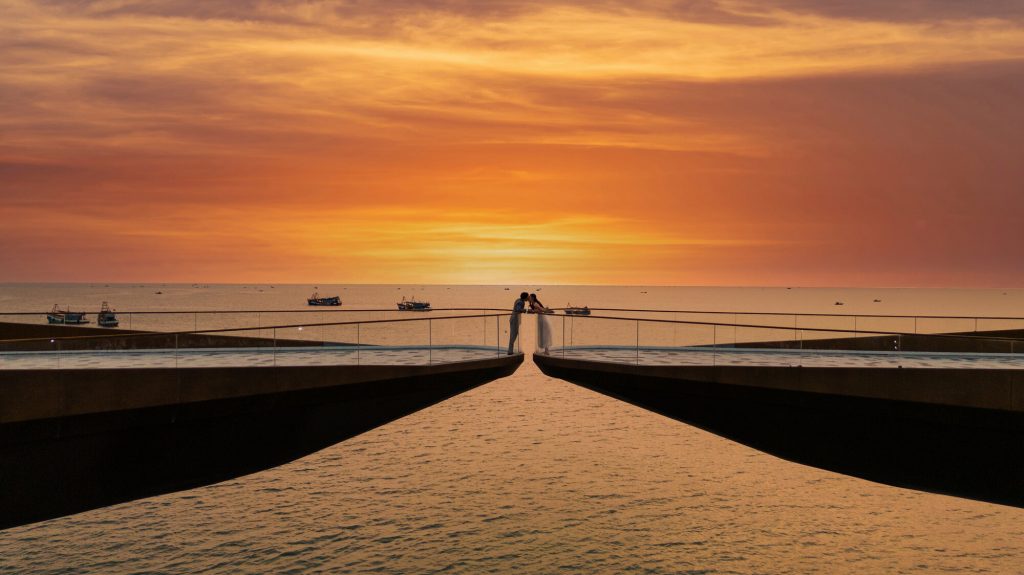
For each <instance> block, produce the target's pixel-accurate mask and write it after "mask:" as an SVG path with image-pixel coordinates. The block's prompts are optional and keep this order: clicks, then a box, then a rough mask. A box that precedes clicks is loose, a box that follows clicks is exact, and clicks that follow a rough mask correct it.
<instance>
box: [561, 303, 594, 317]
mask: <svg viewBox="0 0 1024 575" xmlns="http://www.w3.org/2000/svg"><path fill="white" fill-rule="evenodd" d="M565 315H590V308H589V307H587V306H583V307H578V306H573V305H572V304H567V305H566V306H565Z"/></svg>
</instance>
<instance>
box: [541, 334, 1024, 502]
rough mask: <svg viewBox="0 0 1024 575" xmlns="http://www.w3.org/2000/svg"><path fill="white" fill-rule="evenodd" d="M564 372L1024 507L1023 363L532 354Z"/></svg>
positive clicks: (806, 456) (631, 397) (804, 458)
mask: <svg viewBox="0 0 1024 575" xmlns="http://www.w3.org/2000/svg"><path fill="white" fill-rule="evenodd" d="M534 361H535V362H536V363H537V365H538V366H539V367H540V369H541V370H542V371H543V372H544V373H545V374H547V375H550V376H552V377H557V378H561V379H565V380H567V381H570V382H573V383H576V384H579V385H581V386H583V387H586V388H589V389H592V390H594V391H597V392H599V393H603V394H605V395H609V396H611V397H615V398H618V399H621V400H623V401H626V402H629V403H632V404H634V405H637V406H640V407H643V408H645V409H649V410H651V411H654V412H657V413H660V414H662V415H665V416H668V417H671V418H674V419H677V420H679V421H683V422H686V423H689V424H692V425H695V426H697V427H700V428H703V429H705V430H708V431H710V432H712V433H715V434H718V435H721V436H723V437H726V438H729V439H732V440H735V441H737V442H740V443H743V444H746V445H749V446H751V447H754V448H756V449H759V450H762V451H765V452H768V453H771V454H773V455H776V456H779V457H782V458H785V459H789V460H791V461H795V462H798V463H803V464H806V465H812V466H815V467H819V468H823V469H828V470H831V471H836V472H839V473H844V474H847V475H853V476H856V477H861V478H864V479H869V480H872V481H877V482H881V483H886V484H890V485H896V486H901V487H909V488H914V489H920V490H925V491H931V492H937V493H946V494H950V495H956V496H960V497H968V498H973V499H980V500H984V501H990V502H995V503H1002V504H1006V505H1013V506H1017V507H1024V370H1022V369H973V368H935V367H916V368H905V367H898V366H896V367H841V366H831V367H790V366H785V365H642V364H641V365H637V364H628V363H625V362H622V363H616V362H610V361H607V360H605V361H595V360H593V359H586V358H582V357H571V356H567V357H565V358H563V357H559V356H558V352H557V351H556V350H553V351H552V355H543V354H535V355H534Z"/></svg>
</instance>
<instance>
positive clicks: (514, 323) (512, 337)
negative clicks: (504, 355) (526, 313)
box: [508, 316, 519, 355]
mask: <svg viewBox="0 0 1024 575" xmlns="http://www.w3.org/2000/svg"><path fill="white" fill-rule="evenodd" d="M517 337H519V318H517V317H515V316H512V320H511V321H509V324H508V354H509V355H512V352H513V351H514V350H515V345H516V338H517Z"/></svg>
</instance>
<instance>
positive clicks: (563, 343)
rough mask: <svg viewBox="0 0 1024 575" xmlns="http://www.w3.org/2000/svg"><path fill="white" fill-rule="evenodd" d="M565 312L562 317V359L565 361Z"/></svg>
mask: <svg viewBox="0 0 1024 575" xmlns="http://www.w3.org/2000/svg"><path fill="white" fill-rule="evenodd" d="M564 313H565V312H563V315H562V359H565V315H564Z"/></svg>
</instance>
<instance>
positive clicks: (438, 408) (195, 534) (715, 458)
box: [0, 284, 1024, 574]
mask: <svg viewBox="0 0 1024 575" xmlns="http://www.w3.org/2000/svg"><path fill="white" fill-rule="evenodd" d="M504 287H506V286H482V287H465V286H460V287H456V286H452V287H446V286H423V287H420V286H319V291H320V292H321V294H325V295H334V294H340V295H341V297H342V299H343V300H344V302H345V307H357V308H376V307H391V306H393V305H394V302H395V301H397V300H398V299H400V298H401V296H402V295H406V296H411V295H415V296H416V297H418V298H419V299H424V300H429V301H430V302H431V303H432V304H433V305H434V306H435V307H448V306H470V307H474V306H482V307H492V306H497V307H502V308H507V307H510V306H511V304H512V300H513V299H514V298H515V295H516V294H517V293H518V291H520V287H521V286H508V287H510V288H511V289H510V291H505V290H504ZM522 287H524V288H526V289H529V290H531V291H533V290H535V289H536V288H537V287H542V290H541V291H539V292H537V293H538V295H539V296H540V298H541V299H542V300H544V301H545V303H546V304H548V305H549V306H563V305H565V304H566V303H568V302H572V303H574V304H581V305H582V304H588V305H590V306H601V307H630V308H632V307H643V308H663V309H703V310H722V309H728V310H740V311H743V310H748V311H753V310H757V311H773V312H780V313H782V312H826V313H830V312H835V311H836V306H835V305H834V304H835V302H836V301H843V302H844V304H845V305H844V306H843V309H842V311H843V312H844V313H899V314H956V315H1016V316H1020V315H1024V290H912V289H857V290H843V289H795V288H794V289H792V290H787V289H784V288H781V289H780V288H774V289H768V288H765V289H752V288H657V287H651V288H643V287H620V288H599V287H565V286H561V287H559V286H522ZM312 290H313V286H280V285H275V286H274V287H273V288H271V287H270V286H268V285H259V286H254V285H250V286H241V285H238V286H212V285H211V286H209V287H204V286H198V287H193V286H182V285H163V284H155V285H154V284H147V285H144V286H142V285H139V284H136V285H133V286H124V285H110V286H105V285H103V284H93V285H88V284H78V285H52V284H51V285H40V286H29V285H0V310H3V311H46V310H48V309H49V308H50V307H51V306H52V305H53V304H54V303H60V304H62V305H67V304H70V305H71V306H72V307H74V308H76V309H78V308H81V309H86V310H87V311H90V312H91V313H94V312H95V309H98V307H99V302H100V301H101V300H108V301H110V302H111V304H112V305H113V306H114V307H116V308H118V309H119V310H121V311H122V312H123V311H128V310H141V309H149V310H156V309H165V310H166V309H174V310H181V309H206V310H212V309H246V310H258V309H264V310H268V309H293V308H294V309H303V308H304V305H303V304H304V298H305V297H306V296H308V295H309V293H310V292H311V291H312ZM156 291H161V292H163V293H162V294H156V293H155V292H156ZM644 292H646V293H644ZM874 299H881V300H882V301H881V302H874V301H873V300H874ZM94 308H95V309H94ZM93 317H95V316H93ZM525 325H526V326H527V327H526V328H525V329H526V333H525V334H524V338H525V341H524V346H523V348H524V349H525V350H529V349H532V336H533V333H532V323H531V322H526V324H525ZM1022 464H1024V462H1022ZM0 488H3V486H0ZM943 571H963V572H971V573H978V572H988V573H1024V510H1020V509H1014V508H1009V507H1002V506H998V505H991V504H986V503H979V502H974V501H967V500H963V499H956V498H952V497H946V496H940V495H932V494H926V493H919V492H915V491H910V490H905V489H898V488H893V487H887V486H883V485H877V484H874V483H870V482H867V481H863V480H859V479H853V478H849V477H844V476H841V475H837V474H834V473H829V472H825V471H821V470H817V469H813V468H809V467H805V466H802V465H797V464H794V463H789V462H787V461H782V460H780V459H777V458H775V457H772V456H770V455H766V454H763V453H760V452H757V451H755V450H752V449H749V448H747V447H744V446H741V445H737V444H735V443H733V442H730V441H727V440H725V439H722V438H719V437H716V436H714V435H711V434H708V433H706V432H703V431H701V430H698V429H695V428H693V427H690V426H688V425H685V424H682V423H679V422H676V421H673V420H670V419H667V418H664V417H661V416H658V415H655V414H653V413H649V412H647V411H644V410H642V409H639V408H636V407H633V406H630V405H627V404H625V403H621V402H618V401H616V400H613V399H610V398H607V397H604V396H602V395H598V394H596V393H593V392H590V391H587V390H584V389H582V388H579V387H576V386H574V385H571V384H569V383H566V382H563V381H559V380H555V379H551V378H548V377H546V376H544V375H542V374H541V373H540V372H539V371H538V370H537V369H536V368H535V367H533V365H532V363H531V362H530V361H529V358H528V359H527V362H526V363H525V364H524V365H523V366H522V367H521V368H520V369H519V371H518V372H517V373H516V374H515V375H513V376H512V377H508V378H506V379H502V380H498V381H495V382H493V383H490V384H487V385H485V386H483V387H480V388H477V389H475V390H473V391H471V392H468V393H466V394H463V395H461V396H458V397H455V398H453V399H450V400H448V401H446V402H444V403H441V404H439V405H435V406H433V407H431V408H428V409H425V410H423V411H420V412H418V413H416V414H413V415H410V416H408V417H405V418H403V419H401V420H398V421H395V422H392V423H390V424H388V425H385V426H383V427H381V428H378V429H376V430H373V431H371V432H368V433H365V434H363V435H360V436H358V437H355V438H353V439H351V440H349V441H346V442H344V443H340V444H338V445H335V446H333V447H330V448H328V449H325V450H323V451H320V452H318V453H315V454H313V455H310V456H308V457H305V458H303V459H301V460H298V461H295V462H293V463H290V464H288V465H284V466H281V467H278V468H276V469H272V470H269V471H264V472H261V473H256V474H254V475H250V476H247V477H243V478H240V479H237V480H234V481H228V482H224V483H220V484H217V485H213V486H210V487H205V488H200V489H194V490H191V491H186V492H181V493H174V494H170V495H165V496H161V497H153V498H149V499H144V500H140V501H135V502H131V503H126V504H122V505H117V506H114V507H109V508H106V509H99V510H95V511H90V512H86V513H81V514H78V515H74V516H71V517H66V518H62V519H56V520H52V521H47V522H43V523H38V524H34V525H29V526H25V527H20V528H15V529H9V530H6V531H0V573H3V574H8V573H10V574H14V573H17V574H44V573H103V574H107V573H155V574H164V573H168V574H169V573H218V574H220V573H363V572H375V573H433V572H445V573H507V572H518V573H621V572H637V573H810V572H821V573H897V572H900V573H935V572H943Z"/></svg>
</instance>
